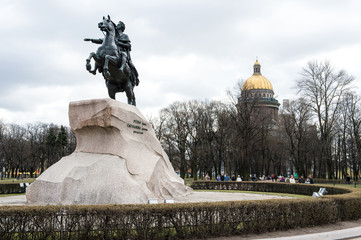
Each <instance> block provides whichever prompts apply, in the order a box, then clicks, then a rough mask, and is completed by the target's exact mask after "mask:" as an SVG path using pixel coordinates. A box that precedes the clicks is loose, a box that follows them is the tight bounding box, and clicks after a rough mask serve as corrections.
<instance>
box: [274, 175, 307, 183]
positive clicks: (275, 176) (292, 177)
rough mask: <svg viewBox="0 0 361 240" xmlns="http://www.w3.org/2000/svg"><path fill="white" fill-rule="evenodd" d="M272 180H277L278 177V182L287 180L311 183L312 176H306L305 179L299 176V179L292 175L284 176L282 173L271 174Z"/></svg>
mask: <svg viewBox="0 0 361 240" xmlns="http://www.w3.org/2000/svg"><path fill="white" fill-rule="evenodd" d="M271 179H272V182H277V180H278V179H279V181H280V182H289V183H297V182H298V183H306V184H313V179H312V176H311V175H310V176H308V177H307V178H306V179H305V178H304V177H303V176H301V177H300V178H299V179H296V178H295V177H294V175H291V176H290V177H287V178H284V177H283V176H282V175H281V176H280V177H279V176H277V175H276V174H272V175H271Z"/></svg>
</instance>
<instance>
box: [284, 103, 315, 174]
mask: <svg viewBox="0 0 361 240" xmlns="http://www.w3.org/2000/svg"><path fill="white" fill-rule="evenodd" d="M310 110H311V105H310V103H309V102H307V101H306V100H305V99H304V98H299V99H297V100H294V101H292V102H291V104H290V106H289V107H288V108H287V109H283V110H282V113H281V121H280V123H281V124H280V126H281V129H282V130H283V131H284V133H285V136H286V138H284V139H287V141H286V144H285V146H287V149H288V151H289V154H290V157H291V162H292V166H294V167H295V168H296V172H297V173H298V174H300V175H303V176H306V175H307V174H308V173H309V171H311V170H312V169H311V166H312V161H311V159H314V160H315V158H310V154H312V152H311V149H312V148H313V147H312V146H311V145H310V142H312V141H311V138H312V137H316V140H317V135H316V136H314V135H313V133H314V131H312V130H313V128H312V123H311V119H312V113H311V111H310ZM313 164H317V163H316V162H313ZM292 166H291V174H293V172H292V170H293V169H292Z"/></svg>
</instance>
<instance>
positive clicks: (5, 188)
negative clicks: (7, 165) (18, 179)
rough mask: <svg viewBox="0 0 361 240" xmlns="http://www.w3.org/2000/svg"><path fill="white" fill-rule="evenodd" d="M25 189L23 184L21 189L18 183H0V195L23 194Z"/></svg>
mask: <svg viewBox="0 0 361 240" xmlns="http://www.w3.org/2000/svg"><path fill="white" fill-rule="evenodd" d="M25 188H26V185H25V183H23V187H21V186H20V183H0V194H12V193H24V192H25Z"/></svg>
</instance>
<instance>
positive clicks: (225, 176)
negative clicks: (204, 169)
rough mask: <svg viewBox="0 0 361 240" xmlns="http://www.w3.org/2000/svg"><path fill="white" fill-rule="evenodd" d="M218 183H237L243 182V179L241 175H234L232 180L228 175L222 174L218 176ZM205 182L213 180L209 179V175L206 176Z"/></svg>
mask: <svg viewBox="0 0 361 240" xmlns="http://www.w3.org/2000/svg"><path fill="white" fill-rule="evenodd" d="M216 179H217V181H229V180H231V181H237V182H241V181H242V178H241V176H240V175H238V176H237V177H236V176H235V175H232V177H231V178H230V177H229V176H228V175H227V174H221V175H219V174H218V175H217V178H216ZM204 180H206V181H209V180H211V178H210V177H209V175H208V173H207V174H206V176H205V177H204Z"/></svg>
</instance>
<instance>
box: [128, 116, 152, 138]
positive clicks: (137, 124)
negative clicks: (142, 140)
mask: <svg viewBox="0 0 361 240" xmlns="http://www.w3.org/2000/svg"><path fill="white" fill-rule="evenodd" d="M127 127H129V128H134V130H133V133H135V134H143V133H144V132H146V131H148V128H147V124H146V123H145V122H143V121H139V120H136V119H135V120H133V122H132V123H128V124H127Z"/></svg>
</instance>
